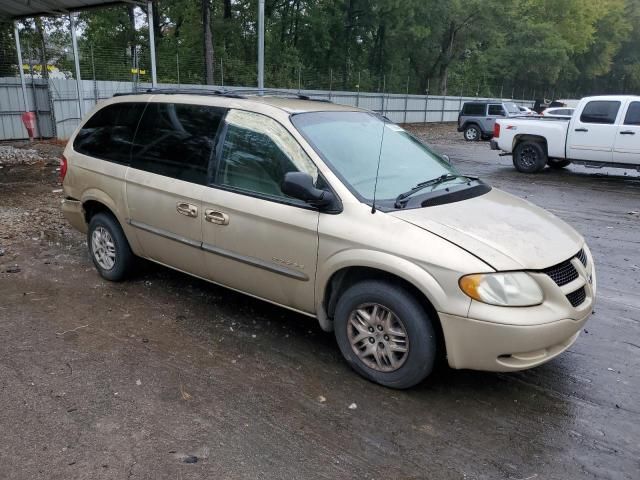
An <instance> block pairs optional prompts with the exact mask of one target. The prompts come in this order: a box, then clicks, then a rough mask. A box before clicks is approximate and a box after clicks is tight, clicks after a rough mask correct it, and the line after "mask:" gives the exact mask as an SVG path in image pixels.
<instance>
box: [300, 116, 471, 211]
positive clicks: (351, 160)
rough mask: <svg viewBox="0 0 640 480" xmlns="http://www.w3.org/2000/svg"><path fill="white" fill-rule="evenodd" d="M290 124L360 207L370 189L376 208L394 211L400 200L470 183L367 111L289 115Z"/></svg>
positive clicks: (405, 134)
mask: <svg viewBox="0 0 640 480" xmlns="http://www.w3.org/2000/svg"><path fill="white" fill-rule="evenodd" d="M292 121H293V124H294V125H295V127H296V128H297V129H298V131H300V133H302V135H303V136H304V137H305V138H306V139H307V141H308V142H309V143H310V144H311V146H312V147H313V148H314V150H315V151H316V152H317V153H318V154H319V155H320V156H321V157H322V158H323V160H324V161H325V162H326V163H327V164H328V166H329V167H331V168H332V169H333V171H334V172H335V173H336V174H337V175H338V176H339V177H340V178H341V180H342V181H343V182H344V183H345V185H346V186H347V187H349V188H350V189H351V191H352V192H354V193H355V194H356V195H357V196H358V197H360V199H361V200H362V201H364V202H366V203H371V202H372V200H373V198H374V190H375V192H376V193H375V198H376V203H377V204H383V205H384V204H386V205H387V206H388V207H389V208H400V207H398V202H399V201H400V200H404V199H409V198H410V197H411V198H412V197H414V196H415V197H422V198H424V195H430V194H436V193H437V192H440V193H445V192H448V191H449V189H450V188H452V187H456V186H467V187H468V185H469V182H470V181H471V180H472V179H470V178H468V177H465V176H462V175H460V174H459V173H458V172H457V171H456V169H455V168H454V167H453V166H452V165H451V164H450V163H449V162H447V161H446V160H445V159H444V158H443V157H441V156H440V155H438V154H437V153H435V152H433V151H432V150H431V149H429V148H428V147H427V146H426V145H424V144H422V143H421V142H420V141H418V140H417V139H416V138H414V137H413V136H412V135H411V134H409V133H408V132H407V131H405V130H404V129H403V128H401V127H399V126H398V125H395V124H393V123H390V122H389V121H385V120H384V119H383V118H382V117H380V116H378V115H376V114H373V113H369V112H348V111H344V112H335V111H332V112H326V111H325V112H309V113H299V114H296V115H293V116H292ZM378 158H379V159H380V165H379V167H378ZM376 176H377V178H378V180H377V186H376ZM436 180H438V181H436ZM427 183H428V184H427ZM402 195H404V196H402ZM399 196H402V197H400V198H398V197H399ZM407 201H408V200H405V203H406V202H407ZM403 207H404V205H403Z"/></svg>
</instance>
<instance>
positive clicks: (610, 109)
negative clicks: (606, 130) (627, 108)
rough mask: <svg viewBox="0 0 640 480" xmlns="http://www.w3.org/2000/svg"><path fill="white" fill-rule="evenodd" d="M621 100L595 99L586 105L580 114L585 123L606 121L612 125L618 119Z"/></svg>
mask: <svg viewBox="0 0 640 480" xmlns="http://www.w3.org/2000/svg"><path fill="white" fill-rule="evenodd" d="M619 109H620V102H613V101H608V100H595V101H593V102H589V103H587V104H586V105H585V107H584V110H582V115H580V121H581V122H583V123H606V124H609V125H612V124H614V123H615V121H616V116H617V115H618V110H619Z"/></svg>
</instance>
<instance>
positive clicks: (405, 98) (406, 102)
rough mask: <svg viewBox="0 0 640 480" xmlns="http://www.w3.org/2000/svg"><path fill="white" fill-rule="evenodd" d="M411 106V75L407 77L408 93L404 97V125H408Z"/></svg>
mask: <svg viewBox="0 0 640 480" xmlns="http://www.w3.org/2000/svg"><path fill="white" fill-rule="evenodd" d="M408 104H409V75H407V92H406V94H405V96H404V121H403V122H402V123H407V106H408Z"/></svg>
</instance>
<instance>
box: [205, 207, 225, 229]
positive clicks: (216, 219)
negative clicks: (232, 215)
mask: <svg viewBox="0 0 640 480" xmlns="http://www.w3.org/2000/svg"><path fill="white" fill-rule="evenodd" d="M204 219H205V220H206V221H207V222H211V223H215V224H216V225H229V215H227V214H226V213H223V212H218V211H217V210H210V209H207V210H205V211H204Z"/></svg>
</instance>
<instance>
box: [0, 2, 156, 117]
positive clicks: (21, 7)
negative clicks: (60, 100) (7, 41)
mask: <svg viewBox="0 0 640 480" xmlns="http://www.w3.org/2000/svg"><path fill="white" fill-rule="evenodd" d="M144 3H145V1H142V0H115V1H114V0H2V1H1V2H0V18H9V19H12V20H13V21H14V36H15V39H16V51H17V53H18V63H19V67H18V70H19V72H20V83H21V84H22V98H23V101H24V110H25V112H29V111H30V110H29V101H28V99H27V87H26V82H25V78H24V70H23V68H22V50H21V47H20V29H19V28H18V21H19V20H20V19H21V18H29V17H39V16H62V15H64V16H68V17H69V22H70V25H71V43H72V47H73V58H74V63H75V76H76V88H77V90H78V113H79V117H80V118H82V115H83V114H84V112H83V104H84V100H83V90H82V84H81V81H82V78H81V77H80V56H79V55H78V40H77V37H76V18H75V16H74V12H78V11H81V10H86V9H90V8H100V7H109V6H113V5H124V4H130V5H131V4H133V5H144ZM146 4H147V21H148V24H149V50H150V54H151V84H152V85H153V86H154V87H155V86H156V84H157V77H156V49H155V41H154V25H153V5H152V2H151V0H146Z"/></svg>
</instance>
